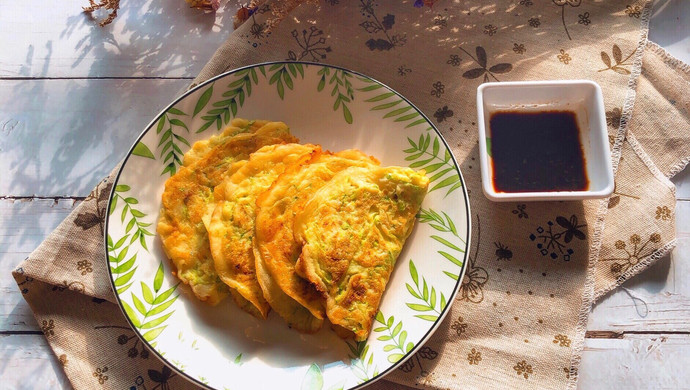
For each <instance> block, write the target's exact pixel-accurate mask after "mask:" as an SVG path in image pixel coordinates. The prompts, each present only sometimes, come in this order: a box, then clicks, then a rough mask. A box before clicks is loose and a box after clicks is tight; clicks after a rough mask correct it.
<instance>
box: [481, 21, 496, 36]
mask: <svg viewBox="0 0 690 390" xmlns="http://www.w3.org/2000/svg"><path fill="white" fill-rule="evenodd" d="M497 31H498V27H496V26H494V25H493V24H487V25H486V26H484V34H487V35H488V36H490V37H493V36H494V34H496V32H497Z"/></svg>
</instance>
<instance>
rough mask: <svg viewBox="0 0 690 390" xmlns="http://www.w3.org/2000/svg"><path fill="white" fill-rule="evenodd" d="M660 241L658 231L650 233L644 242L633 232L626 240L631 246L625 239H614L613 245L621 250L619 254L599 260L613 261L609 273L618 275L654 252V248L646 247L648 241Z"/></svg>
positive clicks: (653, 242) (655, 242)
mask: <svg viewBox="0 0 690 390" xmlns="http://www.w3.org/2000/svg"><path fill="white" fill-rule="evenodd" d="M660 241H661V235H660V234H659V233H653V234H651V235H650V236H649V238H648V239H647V240H646V241H645V242H644V243H643V242H642V238H641V237H640V235H639V234H633V235H631V236H630V239H629V241H628V242H629V243H630V244H631V245H632V248H629V247H628V245H627V244H626V243H625V241H623V240H616V242H615V243H614V247H615V248H616V249H617V250H618V251H619V252H622V253H621V254H620V256H617V257H609V258H605V259H601V260H602V261H613V262H614V263H613V264H611V273H613V274H614V275H616V276H618V275H621V274H623V273H625V272H626V271H627V270H628V269H630V267H632V266H634V265H636V264H638V263H639V262H640V261H642V260H643V259H644V258H646V257H648V256H650V255H651V254H652V253H654V251H655V250H656V248H648V245H649V244H650V243H652V244H657V243H659V242H660Z"/></svg>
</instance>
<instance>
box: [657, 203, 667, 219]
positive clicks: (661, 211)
mask: <svg viewBox="0 0 690 390" xmlns="http://www.w3.org/2000/svg"><path fill="white" fill-rule="evenodd" d="M656 219H660V220H662V221H668V220H670V219H671V209H669V208H668V207H667V206H657V207H656Z"/></svg>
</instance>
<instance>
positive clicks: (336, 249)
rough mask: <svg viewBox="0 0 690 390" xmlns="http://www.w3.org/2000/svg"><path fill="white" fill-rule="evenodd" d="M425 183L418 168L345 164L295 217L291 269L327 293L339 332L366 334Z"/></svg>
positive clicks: (330, 316) (328, 310)
mask: <svg viewBox="0 0 690 390" xmlns="http://www.w3.org/2000/svg"><path fill="white" fill-rule="evenodd" d="M428 185H429V179H428V178H427V177H426V176H425V175H424V172H417V171H414V170H413V169H410V168H401V167H387V168H381V167H368V168H362V167H351V168H348V169H345V170H343V171H340V172H338V173H337V174H336V175H335V176H334V177H333V179H331V180H330V181H329V182H327V183H326V184H325V185H324V186H323V187H321V188H320V189H319V190H318V191H316V193H315V194H314V195H313V196H312V198H311V199H309V201H308V202H307V203H306V205H305V206H304V210H302V212H300V213H299V214H298V215H297V216H296V218H295V222H294V230H295V238H296V239H297V241H298V242H299V243H300V244H302V253H301V255H300V257H299V259H298V260H297V264H296V271H297V273H298V274H299V275H300V276H302V277H304V278H306V279H307V280H309V282H311V283H312V284H313V285H314V286H315V287H316V289H317V290H318V291H319V292H320V293H321V294H322V295H323V296H324V297H325V298H326V315H327V316H328V319H329V320H330V322H331V323H332V324H333V325H334V326H335V328H336V332H337V333H338V334H339V335H341V336H348V335H354V338H355V340H357V341H363V340H366V339H367V337H368V335H369V332H370V329H371V324H372V321H373V318H374V316H375V315H376V312H377V311H378V307H379V303H380V301H381V296H382V295H383V291H384V289H385V288H386V284H387V283H388V279H389V278H390V274H391V272H392V271H393V267H394V265H395V262H396V260H397V258H398V255H399V254H400V251H401V250H402V247H403V245H404V244H405V240H406V239H407V237H408V236H409V235H410V233H411V232H412V227H413V226H414V221H415V215H416V214H417V212H418V211H419V208H420V206H421V204H422V201H423V200H424V196H425V195H426V192H427V187H428Z"/></svg>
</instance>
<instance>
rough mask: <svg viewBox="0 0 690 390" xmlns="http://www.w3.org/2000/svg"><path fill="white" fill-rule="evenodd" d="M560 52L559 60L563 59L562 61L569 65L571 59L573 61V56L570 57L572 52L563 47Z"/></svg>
mask: <svg viewBox="0 0 690 390" xmlns="http://www.w3.org/2000/svg"><path fill="white" fill-rule="evenodd" d="M560 53H561V54H559V55H558V61H561V62H562V63H564V64H566V65H568V64H569V63H570V61H572V58H570V54H568V53H567V52H566V51H565V50H563V49H561V51H560Z"/></svg>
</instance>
